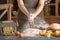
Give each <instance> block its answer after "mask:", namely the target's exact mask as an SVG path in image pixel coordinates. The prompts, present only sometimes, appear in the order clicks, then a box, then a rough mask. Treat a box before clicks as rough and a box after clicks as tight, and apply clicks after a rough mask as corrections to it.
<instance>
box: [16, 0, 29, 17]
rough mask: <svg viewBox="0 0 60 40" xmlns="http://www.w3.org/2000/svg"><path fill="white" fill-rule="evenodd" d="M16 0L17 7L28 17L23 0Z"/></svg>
mask: <svg viewBox="0 0 60 40" xmlns="http://www.w3.org/2000/svg"><path fill="white" fill-rule="evenodd" d="M17 2H18V6H19V9H20V10H21V11H22V12H23V13H24V14H25V15H26V16H27V17H28V16H29V12H28V10H27V9H26V7H25V6H24V2H23V0H17Z"/></svg>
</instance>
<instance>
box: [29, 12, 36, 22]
mask: <svg viewBox="0 0 60 40" xmlns="http://www.w3.org/2000/svg"><path fill="white" fill-rule="evenodd" d="M35 17H36V15H35V14H33V13H30V16H29V18H28V21H29V22H30V23H32V22H33V21H34V18H35Z"/></svg>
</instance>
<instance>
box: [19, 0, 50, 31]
mask: <svg viewBox="0 0 60 40" xmlns="http://www.w3.org/2000/svg"><path fill="white" fill-rule="evenodd" d="M23 1H24V4H25V7H26V8H27V10H28V11H29V12H31V13H33V12H34V11H35V9H36V7H37V4H38V2H39V0H23ZM18 13H19V17H18V22H19V29H18V30H19V31H22V32H23V31H24V30H25V29H28V28H32V29H34V28H35V29H40V28H48V27H49V24H48V23H46V21H45V19H44V14H43V13H42V12H41V13H40V14H39V15H38V16H37V17H36V18H35V19H34V25H35V27H30V24H29V22H28V18H27V17H26V16H25V14H24V13H23V12H21V11H20V10H18Z"/></svg>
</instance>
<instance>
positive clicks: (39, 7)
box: [34, 4, 44, 16]
mask: <svg viewBox="0 0 60 40" xmlns="http://www.w3.org/2000/svg"><path fill="white" fill-rule="evenodd" d="M43 7H44V5H42V4H41V5H38V7H37V8H36V11H35V12H34V13H35V15H36V16H37V15H39V14H40V13H41V11H42V10H43Z"/></svg>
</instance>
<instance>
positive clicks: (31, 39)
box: [0, 36, 60, 40]
mask: <svg viewBox="0 0 60 40" xmlns="http://www.w3.org/2000/svg"><path fill="white" fill-rule="evenodd" d="M0 40H60V37H50V38H48V37H43V36H39V37H23V38H19V37H16V36H0Z"/></svg>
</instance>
